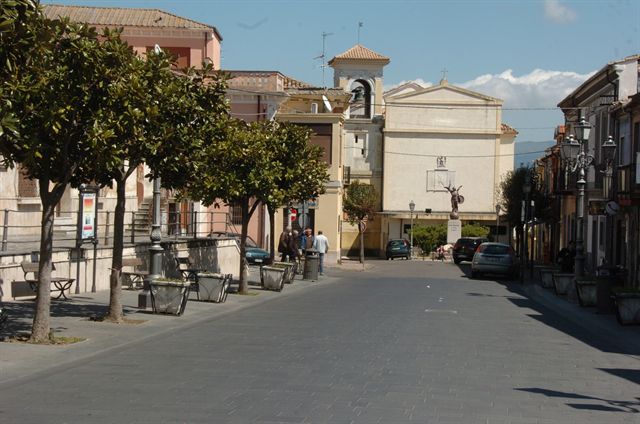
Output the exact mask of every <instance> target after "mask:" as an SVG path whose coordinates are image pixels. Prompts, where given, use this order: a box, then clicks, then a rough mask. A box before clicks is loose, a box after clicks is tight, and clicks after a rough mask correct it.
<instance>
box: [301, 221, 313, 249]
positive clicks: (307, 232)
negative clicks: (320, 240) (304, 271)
mask: <svg viewBox="0 0 640 424" xmlns="http://www.w3.org/2000/svg"><path fill="white" fill-rule="evenodd" d="M314 244H315V237H313V230H312V229H311V227H306V228H305V229H304V234H303V235H302V239H301V240H300V248H301V249H302V254H303V255H306V253H307V250H312V249H313V245H314Z"/></svg>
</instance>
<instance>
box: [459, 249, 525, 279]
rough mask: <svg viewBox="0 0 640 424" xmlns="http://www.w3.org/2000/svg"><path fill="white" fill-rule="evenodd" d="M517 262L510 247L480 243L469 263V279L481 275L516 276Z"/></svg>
mask: <svg viewBox="0 0 640 424" xmlns="http://www.w3.org/2000/svg"><path fill="white" fill-rule="evenodd" d="M518 269H519V261H518V258H517V256H516V254H515V252H514V250H513V248H512V247H511V246H509V245H508V244H504V243H491V242H488V243H482V244H481V245H480V246H478V249H477V250H476V253H475V254H474V255H473V260H472V261H471V278H476V277H479V276H480V275H482V274H499V275H506V276H508V277H516V276H517V275H518Z"/></svg>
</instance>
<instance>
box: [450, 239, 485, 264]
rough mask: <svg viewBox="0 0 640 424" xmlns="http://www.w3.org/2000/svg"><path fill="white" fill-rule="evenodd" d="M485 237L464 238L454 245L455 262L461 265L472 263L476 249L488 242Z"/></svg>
mask: <svg viewBox="0 0 640 424" xmlns="http://www.w3.org/2000/svg"><path fill="white" fill-rule="evenodd" d="M488 241H489V239H488V238H485V237H462V238H459V239H458V241H456V244H454V245H453V252H452V253H451V254H452V256H453V262H454V263H456V264H459V263H460V262H462V261H471V260H472V259H473V255H474V253H476V249H477V248H478V246H480V245H481V244H482V243H485V242H488Z"/></svg>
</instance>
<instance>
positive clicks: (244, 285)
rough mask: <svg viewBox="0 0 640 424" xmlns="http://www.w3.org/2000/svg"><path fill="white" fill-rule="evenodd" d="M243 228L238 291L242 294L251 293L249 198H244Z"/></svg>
mask: <svg viewBox="0 0 640 424" xmlns="http://www.w3.org/2000/svg"><path fill="white" fill-rule="evenodd" d="M241 203H242V204H241V207H242V230H241V232H240V234H241V236H240V282H239V287H238V292H239V293H240V294H248V293H249V284H248V281H247V272H246V267H247V256H246V253H247V233H248V232H249V219H250V218H251V216H250V215H249V199H246V198H245V199H242V201H241Z"/></svg>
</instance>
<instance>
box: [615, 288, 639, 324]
mask: <svg viewBox="0 0 640 424" xmlns="http://www.w3.org/2000/svg"><path fill="white" fill-rule="evenodd" d="M613 297H614V300H615V304H616V316H617V318H618V322H619V323H620V324H622V325H629V324H640V292H618V293H615V294H614V295H613Z"/></svg>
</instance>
